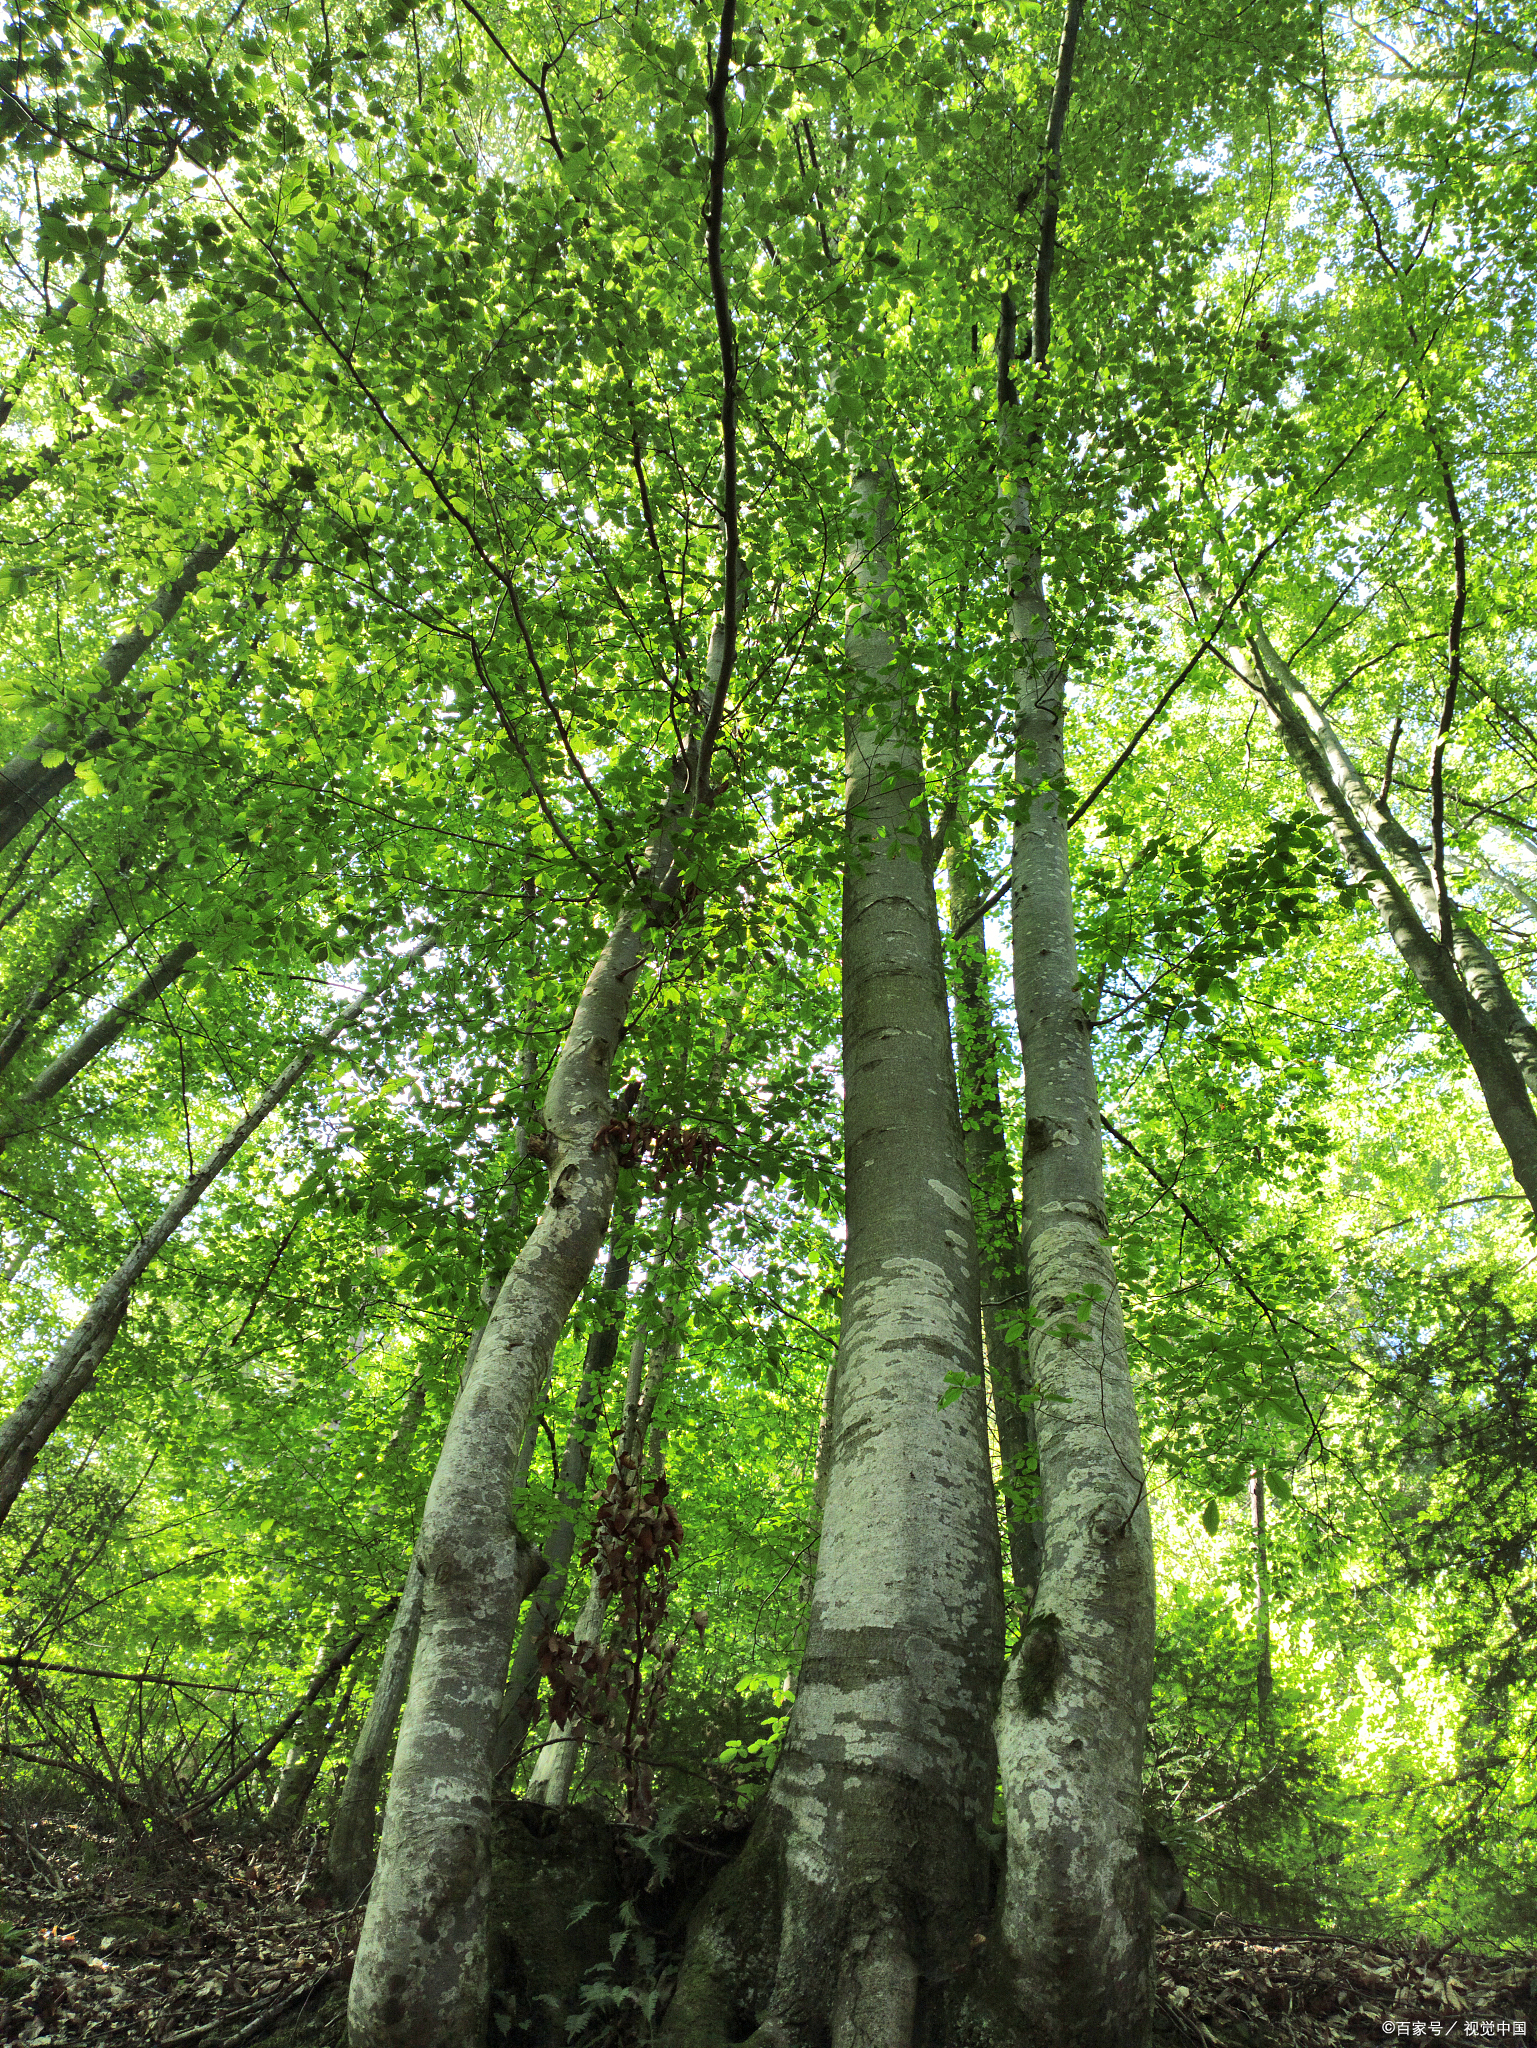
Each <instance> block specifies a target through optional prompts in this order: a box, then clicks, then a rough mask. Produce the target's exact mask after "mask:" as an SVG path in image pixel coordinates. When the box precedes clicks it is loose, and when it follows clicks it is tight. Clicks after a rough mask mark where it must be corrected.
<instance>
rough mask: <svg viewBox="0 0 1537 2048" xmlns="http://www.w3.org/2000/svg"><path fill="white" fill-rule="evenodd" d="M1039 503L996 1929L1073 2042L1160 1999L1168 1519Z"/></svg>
mask: <svg viewBox="0 0 1537 2048" xmlns="http://www.w3.org/2000/svg"><path fill="white" fill-rule="evenodd" d="M1028 516H1029V507H1028V504H1027V503H1018V502H1017V503H1016V509H1015V525H1016V549H1017V550H1018V551H1019V552H1018V553H1017V554H1016V558H1015V560H1014V562H1013V564H1012V570H1013V575H1012V582H1013V588H1014V602H1013V607H1012V609H1013V630H1014V636H1015V639H1016V642H1017V644H1018V647H1019V653H1020V657H1021V662H1020V668H1019V670H1018V678H1019V684H1020V755H1021V759H1020V771H1019V774H1020V782H1021V785H1022V786H1025V787H1030V788H1034V789H1035V790H1036V791H1037V792H1040V791H1042V790H1043V789H1044V791H1045V793H1044V794H1041V793H1038V794H1036V795H1035V796H1033V797H1032V798H1031V799H1030V800H1029V807H1028V810H1026V811H1024V813H1023V814H1022V816H1021V819H1020V823H1019V826H1018V829H1017V831H1016V835H1015V845H1014V901H1013V936H1014V947H1013V950H1014V986H1015V1001H1016V1005H1017V1007H1018V1012H1019V1032H1020V1045H1021V1048H1022V1051H1023V1054H1024V1063H1025V1113H1026V1125H1025V1130H1026V1151H1025V1161H1024V1193H1025V1201H1024V1210H1025V1251H1026V1259H1027V1261H1028V1268H1029V1275H1030V1307H1031V1311H1032V1325H1033V1326H1032V1329H1031V1332H1030V1382H1031V1385H1032V1387H1033V1388H1035V1389H1038V1390H1039V1394H1040V1397H1041V1399H1040V1405H1039V1406H1038V1407H1037V1410H1036V1432H1037V1442H1036V1449H1037V1456H1038V1458H1039V1463H1040V1483H1041V1511H1042V1519H1041V1529H1040V1542H1041V1568H1040V1572H1041V1575H1040V1580H1039V1583H1038V1585H1037V1588H1036V1596H1035V1606H1034V1611H1033V1613H1032V1616H1031V1620H1030V1623H1029V1625H1028V1627H1027V1629H1026V1632H1025V1635H1024V1637H1023V1638H1022V1640H1021V1643H1020V1645H1019V1648H1018V1649H1017V1650H1016V1651H1015V1653H1014V1656H1013V1657H1012V1659H1011V1660H1010V1664H1009V1669H1008V1673H1007V1675H1006V1677H1005V1679H1004V1683H1003V1699H1002V1704H1001V1706H1000V1709H999V1715H998V1754H999V1762H1000V1765H1001V1767H1002V1774H1003V1790H1004V1806H1005V1812H1006V1817H1007V1832H1008V1869H1007V1876H1006V1879H1005V1885H1004V1897H1003V1907H1002V1912H1001V1916H1000V1919H1001V1930H1000V1931H1001V1933H1002V1937H1003V1948H1004V1957H1005V1963H1006V1972H1005V1996H1006V1998H1007V2000H1008V2001H1009V2002H1010V2003H1011V2004H1013V2005H1014V2006H1015V2007H1016V2008H1017V2010H1018V2011H1020V2012H1023V2013H1027V2014H1028V2015H1029V2016H1030V2026H1031V2030H1032V2034H1035V2033H1038V2034H1039V2037H1040V2038H1041V2039H1043V2040H1045V2039H1049V2040H1051V2041H1052V2042H1054V2043H1058V2044H1070V2048H1080V2044H1081V2048H1122V2044H1124V2048H1141V2044H1142V2043H1143V2042H1144V2040H1145V2038H1146V2033H1147V2028H1148V2025H1149V2021H1150V2016H1151V2000H1152V1922H1151V1917H1150V1913H1149V1907H1148V1895H1147V1881H1146V1876H1145V1873H1144V1870H1143V1865H1142V1861H1141V1856H1140V1852H1139V1843H1140V1837H1141V1832H1142V1749H1143V1742H1144V1739H1145V1734H1146V1726H1147V1715H1148V1708H1149V1704H1150V1701H1151V1697H1152V1666H1153V1624H1154V1588H1153V1545H1152V1529H1151V1525H1150V1522H1149V1518H1148V1509H1147V1493H1146V1483H1145V1479H1144V1475H1143V1467H1142V1454H1141V1448H1140V1433H1139V1430H1138V1424H1137V1411H1136V1403H1135V1400H1134V1397H1133V1394H1132V1386H1131V1375H1130V1371H1129V1369H1128V1365H1127V1358H1126V1343H1125V1336H1124V1332H1123V1330H1122V1326H1121V1310H1120V1300H1119V1295H1118V1291H1117V1286H1116V1276H1115V1264H1114V1259H1113V1257H1112V1254H1111V1251H1110V1246H1109V1243H1108V1242H1107V1238H1108V1220H1107V1217H1106V1212H1105V1196H1104V1162H1103V1153H1102V1145H1101V1138H1100V1126H1099V1096H1098V1090H1097V1087H1096V1084H1095V1078H1094V1064H1093V1057H1092V1052H1091V1044H1090V1024H1089V1019H1088V1017H1087V1015H1086V1013H1085V1011H1084V1006H1083V998H1082V993H1081V990H1080V986H1079V976H1078V961H1077V947H1076V943H1075V936H1074V926H1073V901H1072V882H1071V876H1070V873H1069V867H1068V842H1067V828H1066V825H1065V823H1064V820H1063V816H1062V811H1061V806H1060V802H1059V798H1058V795H1057V791H1058V790H1059V789H1060V787H1061V778H1062V775H1063V768H1064V762H1063V718H1064V703H1063V681H1064V678H1063V674H1062V670H1061V668H1060V666H1059V664H1058V662H1057V658H1056V650H1055V645H1054V641H1053V637H1052V630H1051V622H1050V618H1049V616H1048V613H1047V609H1046V605H1045V601H1044V596H1043V593H1042V588H1041V580H1040V563H1039V558H1038V556H1037V555H1036V554H1035V553H1034V551H1033V550H1030V543H1029V539H1028V525H1027V522H1028ZM1027 550H1029V552H1026V551H1027ZM1021 557H1022V559H1021Z"/></svg>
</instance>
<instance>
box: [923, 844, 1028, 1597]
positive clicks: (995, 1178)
mask: <svg viewBox="0 0 1537 2048" xmlns="http://www.w3.org/2000/svg"><path fill="white" fill-rule="evenodd" d="M955 829H956V831H957V832H959V833H962V834H964V833H965V831H966V824H965V820H964V818H959V819H958V820H957V822H956V828H955ZM945 878H946V880H947V882H948V883H949V894H950V931H951V935H952V936H951V953H952V956H953V959H954V972H953V975H952V977H951V995H952V999H953V1001H954V1004H955V1036H956V1048H955V1053H956V1068H957V1073H958V1078H959V1081H960V1091H961V1124H962V1127H963V1129H964V1130H965V1133H966V1171H967V1174H968V1175H969V1177H970V1180H971V1202H972V1207H973V1209H974V1210H975V1211H976V1219H977V1254H978V1258H979V1261H980V1271H981V1276H982V1349H983V1351H984V1353H985V1355H986V1358H987V1384H988V1392H989V1394H990V1395H991V1397H992V1410H993V1422H994V1427H995V1428H996V1429H997V1432H998V1462H999V1465H1000V1466H1001V1468H1002V1474H1003V1501H1004V1526H1005V1528H1006V1529H1007V1531H1008V1538H1009V1571H1010V1575H1011V1576H1012V1578H1013V1580H1014V1585H1015V1588H1016V1590H1017V1591H1018V1592H1019V1593H1020V1594H1021V1595H1022V1596H1023V1597H1024V1598H1025V1599H1029V1598H1030V1597H1031V1596H1032V1595H1033V1594H1034V1592H1035V1587H1036V1582H1037V1580H1038V1579H1039V1577H1040V1571H1041V1560H1040V1521H1039V1518H1038V1511H1037V1506H1036V1494H1037V1491H1038V1486H1037V1479H1036V1469H1035V1462H1036V1460H1035V1414H1034V1409H1033V1405H1032V1404H1031V1402H1030V1401H1029V1399H1028V1394H1029V1382H1028V1378H1027V1367H1026V1355H1025V1351H1024V1348H1023V1346H1022V1345H1021V1344H1020V1343H1019V1341H1018V1338H1017V1337H1016V1336H1015V1335H1013V1334H1012V1331H1013V1329H1017V1328H1019V1327H1021V1326H1023V1325H1024V1323H1025V1321H1026V1303H1027V1299H1028V1293H1027V1288H1028V1282H1027V1275H1026V1268H1025V1261H1024V1257H1023V1255H1022V1248H1021V1245H1020V1236H1019V1212H1018V1209H1017V1207H1016V1205H1015V1201H1014V1165H1013V1161H1012V1160H1011V1158H1010V1157H1009V1144H1008V1139H1007V1137H1006V1136H1005V1135H1004V1129H1003V1098H1002V1096H1001V1094H1000V1092H999V1087H998V1033H997V1028H996V1025H995V1023H994V1020H993V1004H992V996H991V994H990V993H989V990H988V971H987V940H986V935H985V933H984V931H983V928H982V890H981V886H980V882H979V878H978V875H977V865H976V860H975V857H974V856H973V853H972V850H971V847H970V845H969V844H967V843H966V842H965V841H964V839H963V840H962V841H961V843H960V844H952V845H951V846H950V847H949V848H948V849H947V852H946V856H945Z"/></svg>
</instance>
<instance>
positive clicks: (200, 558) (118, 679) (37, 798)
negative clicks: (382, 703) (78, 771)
mask: <svg viewBox="0 0 1537 2048" xmlns="http://www.w3.org/2000/svg"><path fill="white" fill-rule="evenodd" d="M240 533H241V529H240V528H239V527H236V526H230V527H226V528H225V530H224V532H223V533H222V534H221V535H220V536H219V538H218V539H217V540H214V541H205V542H204V543H203V544H202V545H201V546H199V547H195V548H193V549H192V550H191V552H190V553H189V554H188V555H187V557H186V560H185V561H184V562H183V563H182V566H181V568H180V570H179V571H178V573H177V574H176V575H175V576H173V577H172V578H171V580H170V581H169V582H168V583H166V584H165V585H164V586H163V587H162V588H161V589H160V590H158V591H157V592H156V593H155V595H154V596H153V597H152V598H150V599H149V600H148V602H147V603H146V604H145V605H144V606H143V609H142V611H141V614H140V618H141V620H142V619H146V618H147V619H152V620H153V621H154V624H153V625H152V626H151V628H150V630H149V631H148V632H146V631H145V630H144V627H143V625H142V623H138V624H135V625H134V627H133V629H132V630H131V631H130V632H127V633H124V634H122V635H121V636H120V637H119V638H118V639H116V640H114V641H113V642H112V645H111V646H110V647H109V648H107V650H106V651H105V653H104V654H103V655H102V656H101V658H100V660H99V661H98V662H97V664H96V674H97V677H98V678H99V682H100V686H101V687H100V689H99V690H98V694H97V697H96V699H95V700H94V701H95V705H96V707H97V708H98V709H99V710H100V711H101V712H102V713H104V714H110V712H111V709H112V695H113V693H114V691H116V689H117V688H118V687H119V686H120V685H121V684H122V683H123V682H124V681H125V680H126V679H127V677H128V675H129V673H130V671H131V670H132V669H133V668H134V667H135V666H136V665H137V663H138V662H139V661H141V660H142V659H143V657H144V656H145V655H146V654H147V653H148V652H149V650H150V648H151V647H153V646H154V645H155V643H156V641H157V640H158V639H159V637H160V635H161V634H162V633H163V632H164V630H165V628H166V627H167V626H169V625H170V623H171V621H172V620H173V619H174V618H175V617H176V614H177V613H178V612H179V611H180V610H181V608H182V606H183V605H184V604H185V603H186V601H187V599H188V598H189V597H190V596H191V594H192V592H193V591H194V590H196V589H197V587H198V585H199V584H200V583H201V582H202V580H203V578H204V577H205V576H207V575H209V574H210V573H211V572H212V571H213V570H214V569H216V568H218V566H219V564H220V563H221V562H222V561H223V560H224V558H225V556H226V555H228V554H229V553H230V551H231V549H232V548H233V547H234V545H235V543H236V541H237V540H239V538H240ZM142 715H143V714H142V710H140V711H135V712H130V713H128V714H127V715H126V716H125V717H120V718H119V720H118V722H117V724H116V725H113V724H110V723H108V724H103V725H101V726H99V727H97V728H95V729H94V730H91V731H89V732H86V733H84V734H81V735H80V736H79V737H78V738H77V737H75V736H73V735H71V733H70V732H69V730H68V727H67V725H66V724H64V723H60V722H54V723H52V724H49V725H47V726H45V727H44V728H43V729H42V731H41V732H39V733H38V734H36V735H35V737H34V738H33V739H31V740H30V741H29V742H28V744H27V745H26V746H24V747H23V748H22V749H21V751H20V752H19V753H17V754H15V755H13V756H12V757H11V759H10V760H9V761H6V762H4V763H0V847H4V846H9V845H10V843H11V841H12V840H13V839H14V838H15V837H16V834H17V833H18V832H19V831H21V829H22V827H23V826H24V825H25V824H26V822H27V820H28V819H29V818H34V817H36V815H37V813H38V812H39V811H40V810H41V809H42V808H43V806H44V804H46V803H50V802H51V801H52V800H53V798H54V797H56V796H58V795H59V794H60V793H61V791H63V790H65V789H67V788H68V787H69V785H70V784H71V783H72V782H73V781H74V779H75V763H76V762H77V761H81V760H86V759H89V758H90V756H91V755H93V754H99V753H101V752H102V750H103V749H104V748H106V747H109V746H110V745H111V744H112V742H113V741H114V740H115V739H116V738H117V737H118V734H119V731H120V730H121V729H122V727H123V726H124V725H128V724H134V723H137V720H138V718H139V717H141V716H142ZM49 752H56V753H65V754H67V756H68V758H67V759H66V760H64V761H61V762H58V763H56V764H55V765H54V766H53V767H51V768H50V767H46V766H45V765H44V760H43V757H44V755H45V754H47V753H49Z"/></svg>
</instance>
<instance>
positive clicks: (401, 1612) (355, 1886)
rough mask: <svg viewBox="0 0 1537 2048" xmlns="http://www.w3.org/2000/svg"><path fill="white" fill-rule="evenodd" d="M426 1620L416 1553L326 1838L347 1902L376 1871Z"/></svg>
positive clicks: (332, 1870)
mask: <svg viewBox="0 0 1537 2048" xmlns="http://www.w3.org/2000/svg"><path fill="white" fill-rule="evenodd" d="M421 1621H422V1568H421V1565H420V1564H419V1563H418V1562H417V1558H416V1553H415V1552H414V1551H413V1552H412V1554H411V1562H410V1564H409V1565H408V1566H407V1567H406V1582H405V1585H404V1586H403V1587H402V1588H401V1594H400V1605H399V1606H398V1607H397V1608H396V1609H395V1622H394V1626H393V1627H392V1628H391V1630H390V1633H389V1640H388V1641H387V1642H386V1643H385V1645H384V1656H383V1658H382V1659H381V1660H380V1664H379V1675H378V1677H377V1678H376V1679H375V1680H374V1691H373V1697H372V1699H370V1701H369V1703H368V1712H367V1713H366V1714H365V1715H364V1716H363V1726H362V1727H361V1728H360V1729H359V1730H358V1739H357V1741H356V1742H355V1743H354V1744H353V1749H352V1757H351V1759H350V1761H349V1763H348V1765H347V1775H346V1778H345V1779H344V1780H343V1781H342V1789H341V1796H340V1797H339V1798H338V1800H337V1802H336V1812H335V1813H334V1814H333V1816H332V1818H331V1831H330V1834H329V1835H328V1836H327V1838H326V1870H327V1872H328V1874H329V1876H330V1879H331V1883H332V1884H333V1885H334V1887H335V1888H336V1891H337V1894H338V1895H339V1897H340V1898H341V1900H342V1901H343V1903H344V1904H345V1905H348V1906H352V1905H355V1904H356V1903H357V1901H358V1900H359V1899H361V1898H362V1896H363V1888H364V1886H365V1885H366V1884H367V1883H368V1881H369V1879H370V1878H371V1877H372V1876H373V1870H374V1831H375V1829H376V1828H377V1826H378V1823H379V1787H380V1786H381V1785H382V1784H383V1782H384V1770H385V1765H386V1764H387V1763H388V1761H389V1745H390V1738H391V1736H393V1734H394V1733H395V1723H396V1722H397V1721H398V1720H399V1718H400V1709H401V1706H402V1704H403V1702H404V1700H405V1696H406V1687H407V1685H408V1684H409V1683H410V1679H411V1659H412V1658H413V1657H414V1656H415V1655H416V1638H417V1633H418V1631H419V1630H420V1628H421Z"/></svg>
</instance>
